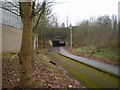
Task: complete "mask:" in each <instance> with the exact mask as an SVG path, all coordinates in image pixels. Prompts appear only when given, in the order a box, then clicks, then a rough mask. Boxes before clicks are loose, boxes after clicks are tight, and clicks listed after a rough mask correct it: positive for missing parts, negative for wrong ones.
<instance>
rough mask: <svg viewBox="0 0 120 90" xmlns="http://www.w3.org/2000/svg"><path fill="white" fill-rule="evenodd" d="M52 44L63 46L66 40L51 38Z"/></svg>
mask: <svg viewBox="0 0 120 90" xmlns="http://www.w3.org/2000/svg"><path fill="white" fill-rule="evenodd" d="M52 46H53V47H64V46H66V42H65V41H63V42H62V41H60V40H52Z"/></svg>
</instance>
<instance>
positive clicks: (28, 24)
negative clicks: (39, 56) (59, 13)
mask: <svg viewBox="0 0 120 90" xmlns="http://www.w3.org/2000/svg"><path fill="white" fill-rule="evenodd" d="M20 4H21V10H22V22H23V32H22V43H21V51H20V54H19V59H20V65H21V71H20V86H21V87H22V88H26V87H29V86H30V85H31V84H32V80H31V78H32V66H31V60H32V49H33V48H32V3H31V2H20Z"/></svg>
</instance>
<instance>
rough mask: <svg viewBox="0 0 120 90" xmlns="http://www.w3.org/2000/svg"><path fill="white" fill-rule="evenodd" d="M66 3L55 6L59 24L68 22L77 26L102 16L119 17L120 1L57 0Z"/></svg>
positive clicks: (54, 10) (54, 9)
mask: <svg viewBox="0 0 120 90" xmlns="http://www.w3.org/2000/svg"><path fill="white" fill-rule="evenodd" d="M55 1H56V2H65V3H61V4H55V5H53V7H52V8H53V13H54V14H55V16H57V18H58V22H59V23H63V22H64V23H65V24H66V22H67V17H68V18H69V23H72V25H76V24H77V23H79V22H80V21H82V20H84V19H89V18H90V17H98V16H100V15H110V16H111V15H112V14H115V15H118V2H119V1H120V0H55Z"/></svg>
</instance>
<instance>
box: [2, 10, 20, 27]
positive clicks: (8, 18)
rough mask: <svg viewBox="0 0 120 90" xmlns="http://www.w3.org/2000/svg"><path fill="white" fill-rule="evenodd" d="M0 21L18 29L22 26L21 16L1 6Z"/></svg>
mask: <svg viewBox="0 0 120 90" xmlns="http://www.w3.org/2000/svg"><path fill="white" fill-rule="evenodd" d="M0 11H1V12H0V23H1V24H4V25H8V26H12V27H15V28H18V29H21V28H22V22H21V18H20V17H19V16H17V15H14V14H13V13H11V12H9V11H7V10H4V9H1V8H0Z"/></svg>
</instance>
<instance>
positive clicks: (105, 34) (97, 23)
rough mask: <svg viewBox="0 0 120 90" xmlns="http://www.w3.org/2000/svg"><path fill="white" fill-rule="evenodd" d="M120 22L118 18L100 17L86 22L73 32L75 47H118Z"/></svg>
mask: <svg viewBox="0 0 120 90" xmlns="http://www.w3.org/2000/svg"><path fill="white" fill-rule="evenodd" d="M117 27H118V21H117V17H116V16H114V15H113V16H112V17H111V18H110V17H109V16H108V15H105V16H100V17H98V18H97V19H94V20H93V19H92V20H84V21H83V22H82V23H80V24H79V25H78V27H77V28H76V29H75V30H74V31H73V45H74V47H81V46H87V45H94V46H97V47H112V48H116V47H118V37H117V36H118V28H117Z"/></svg>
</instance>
